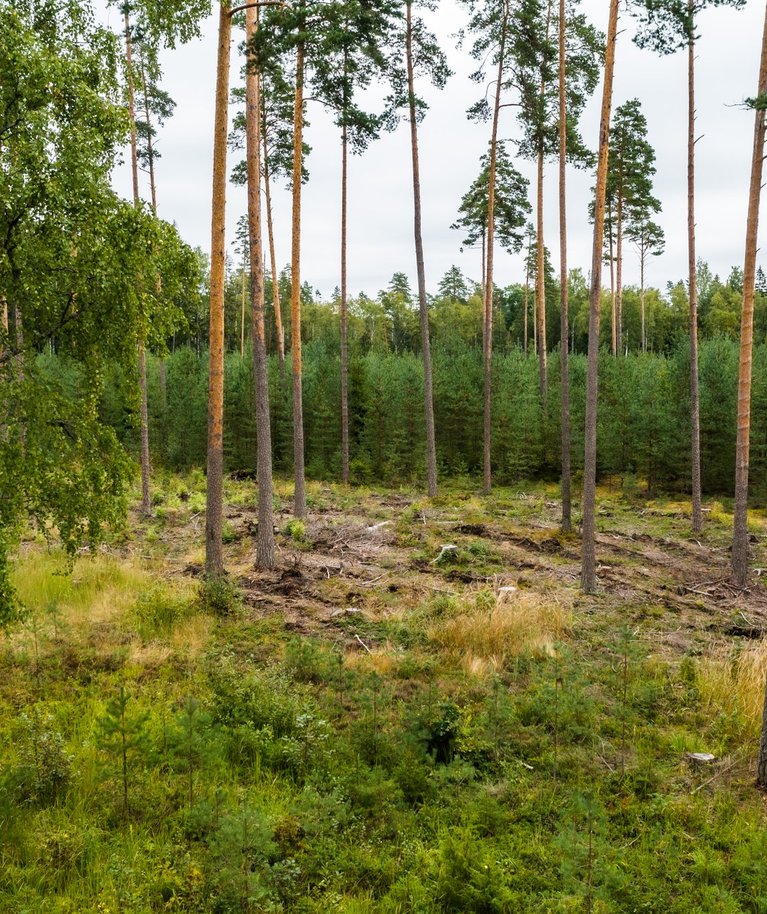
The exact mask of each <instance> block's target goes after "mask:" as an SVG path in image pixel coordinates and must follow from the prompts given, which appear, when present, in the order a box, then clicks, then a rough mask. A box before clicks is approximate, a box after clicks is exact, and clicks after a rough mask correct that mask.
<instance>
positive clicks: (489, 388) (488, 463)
mask: <svg viewBox="0 0 767 914" xmlns="http://www.w3.org/2000/svg"><path fill="white" fill-rule="evenodd" d="M508 21H509V10H508V4H506V3H505V4H504V14H503V22H502V24H501V41H500V46H499V48H498V73H497V76H496V83H495V102H494V104H493V129H492V134H491V137H490V173H489V176H488V187H487V262H486V268H487V275H486V277H485V297H484V300H483V302H482V309H483V314H484V327H483V330H484V332H483V344H484V364H485V387H484V402H483V431H482V452H483V482H484V492H485V494H486V495H489V494H490V491H491V490H492V487H493V467H492V454H491V434H492V424H493V400H492V397H493V378H492V367H493V290H494V278H493V267H494V254H495V183H496V170H497V159H498V122H499V120H500V115H501V92H502V89H503V68H504V64H505V56H506V30H507V27H508Z"/></svg>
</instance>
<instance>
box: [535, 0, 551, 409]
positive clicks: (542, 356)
mask: <svg viewBox="0 0 767 914" xmlns="http://www.w3.org/2000/svg"><path fill="white" fill-rule="evenodd" d="M550 27H551V0H549V2H548V3H547V4H546V43H547V44H548V40H549V29H550ZM545 93H546V82H545V80H544V79H541V110H543V107H544V95H545ZM542 130H543V125H541V131H542ZM543 153H544V148H543V136H541V138H540V140H539V145H538V194H537V197H538V200H537V206H536V209H537V213H538V285H537V293H538V346H539V349H538V357H539V362H538V370H539V387H540V395H541V403H543V404H545V402H546V396H547V393H548V389H549V366H548V358H549V357H548V338H547V333H546V243H545V240H544V234H543Z"/></svg>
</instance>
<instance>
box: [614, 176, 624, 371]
mask: <svg viewBox="0 0 767 914" xmlns="http://www.w3.org/2000/svg"><path fill="white" fill-rule="evenodd" d="M615 229H616V242H615V273H616V276H615V349H616V354H617V355H621V354H622V353H623V193H622V191H619V192H618V206H617V211H616V224H615Z"/></svg>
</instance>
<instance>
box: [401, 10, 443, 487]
mask: <svg viewBox="0 0 767 914" xmlns="http://www.w3.org/2000/svg"><path fill="white" fill-rule="evenodd" d="M406 13H407V22H406V56H407V83H408V97H409V103H410V149H411V152H412V158H413V213H414V229H415V258H416V268H417V271H418V307H419V311H420V316H421V353H422V356H423V383H424V415H425V419H426V476H427V486H428V488H427V491H428V494H429V497H430V498H433V497H434V496H435V495H436V494H437V443H436V436H435V431H434V393H433V380H432V369H431V343H430V341H429V306H428V303H427V299H426V268H425V266H424V255H423V234H422V229H421V221H422V220H421V166H420V162H419V158H418V120H417V113H416V98H415V71H414V63H413V3H412V0H407V2H406Z"/></svg>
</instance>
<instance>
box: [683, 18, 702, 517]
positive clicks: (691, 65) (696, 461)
mask: <svg viewBox="0 0 767 914" xmlns="http://www.w3.org/2000/svg"><path fill="white" fill-rule="evenodd" d="M688 10H689V17H690V23H689V24H690V40H689V42H688V95H689V110H688V132H687V233H688V239H689V268H690V417H691V423H690V424H691V434H692V529H693V532H694V533H700V531H701V530H702V529H703V505H702V496H701V478H700V391H699V383H698V290H697V283H696V279H695V260H696V257H695V32H694V28H695V23H694V21H693V0H689V3H688Z"/></svg>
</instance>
